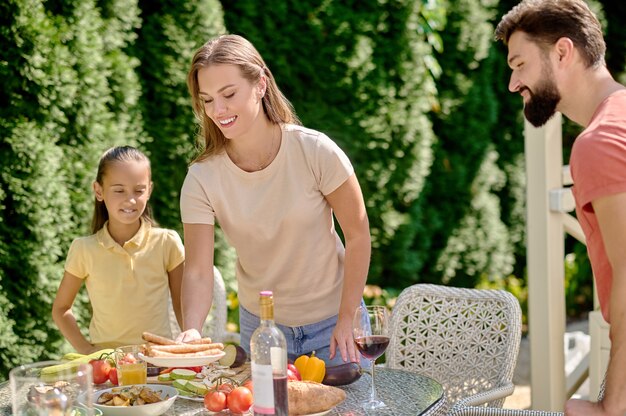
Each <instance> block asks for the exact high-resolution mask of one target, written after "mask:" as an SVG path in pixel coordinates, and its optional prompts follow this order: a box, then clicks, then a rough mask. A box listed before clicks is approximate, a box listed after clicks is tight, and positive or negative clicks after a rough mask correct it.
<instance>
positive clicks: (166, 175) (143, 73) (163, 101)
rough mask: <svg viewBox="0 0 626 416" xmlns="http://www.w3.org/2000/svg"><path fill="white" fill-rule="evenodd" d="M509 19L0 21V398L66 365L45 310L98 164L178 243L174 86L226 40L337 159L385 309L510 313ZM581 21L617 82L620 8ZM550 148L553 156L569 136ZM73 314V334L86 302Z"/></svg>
mask: <svg viewBox="0 0 626 416" xmlns="http://www.w3.org/2000/svg"><path fill="white" fill-rule="evenodd" d="M516 3H517V1H515V0H385V1H382V0H359V1H356V0H342V1H339V0H326V1H319V0H317V1H315V0H300V1H296V0H267V1H265V2H264V3H263V7H259V3H258V2H257V1H256V0H238V1H237V2H227V1H224V2H219V1H218V0H190V1H185V2H177V1H171V0H169V1H166V0H159V1H147V0H47V1H44V0H7V1H4V2H2V3H0V43H1V44H2V45H3V47H2V48H1V49H0V90H1V91H2V94H0V137H1V142H0V334H2V336H1V337H0V380H2V379H5V378H6V377H7V374H8V371H9V370H10V369H11V368H13V367H15V366H16V365H18V364H21V363H26V362H29V361H37V360H42V359H46V358H56V357H58V356H59V355H60V354H62V353H63V352H64V350H65V349H67V348H68V346H67V344H66V343H64V341H63V339H62V336H61V335H60V333H59V332H58V330H57V329H56V327H55V326H54V324H53V323H52V320H51V317H50V308H51V303H52V299H53V298H54V295H55V291H56V288H57V287H58V284H59V281H60V279H61V276H62V274H63V263H64V258H65V254H66V252H67V249H68V247H69V244H70V242H71V241H72V239H73V238H75V237H77V236H80V235H85V234H87V233H88V232H89V224H90V221H91V215H92V212H91V210H92V204H93V196H92V194H91V182H92V180H93V178H94V175H95V170H96V165H97V161H98V159H99V156H100V154H101V153H102V152H103V151H104V150H105V149H107V148H108V147H110V146H113V145H116V144H131V145H136V146H139V147H140V148H141V149H143V150H144V151H146V152H147V153H148V154H149V156H150V158H151V160H152V166H153V179H154V182H155V191H154V194H153V197H152V201H151V202H152V205H153V208H154V210H155V216H156V218H157V220H158V221H159V222H160V223H161V224H162V226H164V227H168V228H173V229H176V230H178V231H179V232H181V230H182V227H181V224H180V215H179V211H178V196H179V190H180V186H181V184H182V180H183V178H184V176H185V173H186V167H187V164H188V162H189V161H190V160H191V158H192V156H193V155H194V154H195V152H196V150H197V143H196V133H197V127H196V125H195V120H194V118H193V115H192V111H191V106H190V102H189V98H188V94H187V91H186V86H185V76H186V71H187V67H188V64H189V61H190V59H191V56H192V55H193V52H194V50H195V49H196V48H197V47H199V46H200V45H201V44H202V43H203V42H205V41H206V40H208V39H209V38H210V37H213V36H215V35H217V34H220V33H225V32H226V31H228V32H231V33H238V34H242V35H244V36H246V37H247V38H249V39H250V40H251V41H252V42H253V43H254V44H255V45H256V47H257V48H258V49H259V51H260V52H261V53H262V55H263V56H264V58H265V60H266V62H267V63H268V66H269V67H270V69H271V70H272V72H273V73H274V75H275V76H276V79H277V81H278V84H279V86H280V88H281V89H282V90H283V92H284V93H285V94H286V95H287V97H289V98H290V100H291V101H292V102H293V104H294V106H295V108H296V111H297V112H298V114H299V116H300V118H301V119H302V121H303V122H304V124H305V125H306V126H308V127H311V128H315V129H318V130H321V131H324V132H326V133H327V134H329V136H330V137H332V138H333V139H334V140H336V141H337V143H338V144H339V145H340V146H341V147H342V148H343V149H344V150H345V151H346V153H347V154H348V155H349V157H350V158H351V160H352V162H353V164H354V166H355V169H356V172H357V175H358V177H359V180H360V182H361V186H362V188H363V192H364V194H365V198H366V203H367V209H368V214H369V218H370V224H371V232H372V238H373V240H372V244H373V252H372V264H371V268H370V274H369V281H368V282H369V283H370V284H373V285H379V286H381V287H383V288H384V290H383V292H382V293H384V294H385V296H393V294H394V293H397V292H398V291H399V290H401V289H402V288H404V287H406V286H408V285H411V284H414V283H417V282H434V283H442V284H449V285H455V286H469V287H473V286H481V287H504V288H508V289H509V290H511V291H512V292H514V293H516V294H517V295H518V297H520V298H521V299H522V301H523V300H524V297H525V283H524V281H525V270H524V269H525V243H524V238H525V236H524V171H523V167H524V158H523V156H524V155H523V138H522V118H521V112H520V110H521V102H520V101H519V98H518V97H515V96H513V95H512V94H510V93H509V92H508V91H507V83H508V76H509V71H508V68H507V67H506V58H505V57H506V50H505V48H504V47H503V46H502V45H501V44H496V43H494V42H493V40H492V34H493V29H494V23H495V22H497V21H498V19H499V17H500V16H501V15H502V14H503V13H504V12H506V11H507V10H509V9H510V8H511V7H512V6H513V5H514V4H516ZM593 6H594V7H595V8H596V10H598V11H599V12H602V8H603V7H606V13H605V14H603V15H602V16H603V19H605V20H604V21H605V24H606V28H607V33H608V35H609V36H608V37H607V42H608V47H609V53H608V56H607V62H608V65H609V67H610V68H611V70H612V71H613V72H614V73H615V74H616V76H618V77H623V75H622V74H623V73H624V65H625V64H626V60H625V59H624V52H625V51H626V44H625V43H624V39H625V37H626V35H625V34H624V30H623V29H622V28H623V27H624V25H623V22H622V21H623V20H624V17H623V16H626V13H624V10H623V8H624V5H623V4H622V3H619V4H617V2H608V1H607V2H606V3H605V4H604V3H603V2H596V1H594V2H593ZM267 10H271V13H268V12H267ZM566 132H567V137H566V138H565V139H566V143H571V141H572V139H573V137H575V134H576V132H577V130H576V128H575V127H568V128H566ZM565 153H566V155H567V154H568V150H567V146H566V149H565ZM565 160H567V158H566V159H565ZM181 234H182V233H181ZM568 250H569V251H570V252H571V254H570V255H569V256H568V258H567V260H566V266H567V267H566V270H567V278H566V281H567V282H568V296H569V297H568V299H569V301H568V310H571V311H576V308H577V305H581V304H585V303H586V302H587V303H588V301H589V297H590V293H591V292H590V287H591V285H590V282H591V280H590V275H589V269H588V263H586V256H585V254H584V248H581V247H580V246H579V245H578V244H577V243H575V242H571V241H569V242H568ZM216 262H217V264H218V267H220V269H221V271H222V274H223V275H224V276H225V278H226V279H227V284H228V287H229V288H230V289H231V290H234V289H235V282H234V271H233V270H234V264H233V263H234V253H233V252H232V249H230V248H229V247H228V246H227V244H226V243H225V240H224V238H223V236H222V235H221V234H220V233H219V232H218V236H217V242H216ZM390 294H391V295H390ZM74 311H75V313H76V314H77V315H78V318H79V321H80V323H81V326H82V328H85V330H86V328H87V327H88V319H89V304H88V300H87V297H86V294H85V293H81V295H80V297H79V299H78V300H77V303H76V304H75V306H74Z"/></svg>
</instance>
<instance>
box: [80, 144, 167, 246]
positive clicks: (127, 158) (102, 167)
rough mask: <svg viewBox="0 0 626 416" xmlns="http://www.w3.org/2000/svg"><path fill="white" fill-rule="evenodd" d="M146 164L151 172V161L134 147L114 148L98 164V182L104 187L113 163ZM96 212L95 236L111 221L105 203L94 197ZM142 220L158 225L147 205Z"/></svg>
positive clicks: (92, 222) (94, 221)
mask: <svg viewBox="0 0 626 416" xmlns="http://www.w3.org/2000/svg"><path fill="white" fill-rule="evenodd" d="M132 161H135V162H146V163H147V164H148V169H149V170H150V159H148V157H147V156H146V155H145V154H143V153H142V152H141V151H140V150H138V149H136V148H134V147H132V146H118V147H112V148H110V149H109V150H107V151H106V152H104V154H103V155H102V157H101V158H100V163H99V164H98V173H97V174H96V182H98V183H99V184H100V186H102V179H103V178H104V175H106V172H107V169H108V168H109V167H110V166H111V164H113V163H119V162H132ZM94 201H95V202H94V210H93V219H92V220H91V232H93V233H94V234H95V233H97V232H98V231H100V229H101V228H102V227H103V226H104V223H106V222H107V220H108V219H109V211H108V210H107V207H106V205H105V204H104V201H98V198H95V197H94ZM141 218H142V219H143V220H144V221H147V222H148V223H150V224H151V225H156V221H154V219H153V218H152V210H151V209H150V205H149V204H148V205H146V209H144V210H143V212H142V213H141Z"/></svg>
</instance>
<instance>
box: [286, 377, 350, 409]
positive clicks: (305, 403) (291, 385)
mask: <svg viewBox="0 0 626 416" xmlns="http://www.w3.org/2000/svg"><path fill="white" fill-rule="evenodd" d="M287 397H288V401H289V415H308V414H311V413H321V412H325V411H327V410H330V409H332V408H333V407H335V406H337V405H338V404H339V403H341V402H343V401H344V400H345V399H346V392H345V391H343V390H342V389H340V388H338V387H333V386H326V385H324V384H321V383H316V382H315V381H290V382H288V383H287Z"/></svg>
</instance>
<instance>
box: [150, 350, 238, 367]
mask: <svg viewBox="0 0 626 416" xmlns="http://www.w3.org/2000/svg"><path fill="white" fill-rule="evenodd" d="M225 354H226V353H225V352H224V351H220V353H219V354H214V355H201V356H197V357H148V356H146V355H143V354H142V353H139V354H138V356H139V358H141V359H142V360H144V361H145V362H147V363H150V364H152V365H156V366H158V367H196V366H199V365H207V364H211V363H212V362H214V361H217V360H219V359H220V358H222V357H223V356H224V355H225Z"/></svg>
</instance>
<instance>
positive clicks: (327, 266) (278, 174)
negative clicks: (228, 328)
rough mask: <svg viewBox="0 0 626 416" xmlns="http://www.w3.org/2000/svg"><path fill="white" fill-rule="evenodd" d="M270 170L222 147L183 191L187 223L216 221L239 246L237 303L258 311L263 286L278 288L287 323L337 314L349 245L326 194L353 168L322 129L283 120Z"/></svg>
mask: <svg viewBox="0 0 626 416" xmlns="http://www.w3.org/2000/svg"><path fill="white" fill-rule="evenodd" d="M282 137H283V140H282V143H281V147H280V150H279V151H278V154H277V155H276V158H275V159H274V160H273V161H272V163H271V164H270V165H269V166H267V167H266V168H265V169H263V170H261V171H258V172H245V171H243V170H241V169H240V168H239V167H237V166H236V165H235V164H234V163H233V162H232V161H231V160H230V158H229V157H228V155H227V154H226V153H225V152H224V153H222V154H219V155H215V156H212V157H210V158H208V159H206V160H204V161H202V162H199V163H195V164H193V165H192V166H191V167H190V168H189V172H188V173H187V177H186V179H185V182H184V184H183V187H182V191H181V217H182V221H183V223H186V224H215V222H217V223H218V224H219V225H220V227H221V229H222V231H223V232H224V234H225V236H226V239H227V240H228V242H229V244H230V245H232V246H233V247H234V248H235V250H236V252H237V264H236V274H237V282H238V285H239V288H238V295H239V301H240V302H241V304H242V305H243V307H244V308H246V309H247V310H249V311H251V312H252V313H254V314H256V315H259V306H258V298H259V292H260V291H262V290H272V291H273V292H274V318H275V320H276V322H278V323H280V324H283V325H288V326H301V325H307V324H311V323H315V322H319V321H321V320H324V319H326V318H328V317H331V316H333V315H336V314H337V313H338V311H339V303H340V301H341V289H342V284H343V260H344V254H345V250H344V247H343V244H342V242H341V240H340V239H339V236H338V235H337V233H336V231H335V227H334V223H333V214H332V209H331V207H330V205H329V204H328V202H327V201H326V199H325V198H324V195H328V194H330V193H332V192H333V191H335V190H336V189H337V188H338V187H339V186H340V185H341V184H343V183H344V182H345V181H346V180H347V179H348V178H349V177H350V176H351V175H352V174H353V172H354V170H353V168H352V165H351V163H350V161H349V159H348V157H347V156H346V154H345V153H344V152H343V151H342V150H341V149H340V148H339V147H338V146H337V145H336V144H335V143H334V142H333V141H332V140H331V139H330V138H328V136H326V135H325V134H323V133H320V132H317V131H315V130H311V129H307V128H304V127H301V126H295V125H284V126H282Z"/></svg>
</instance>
